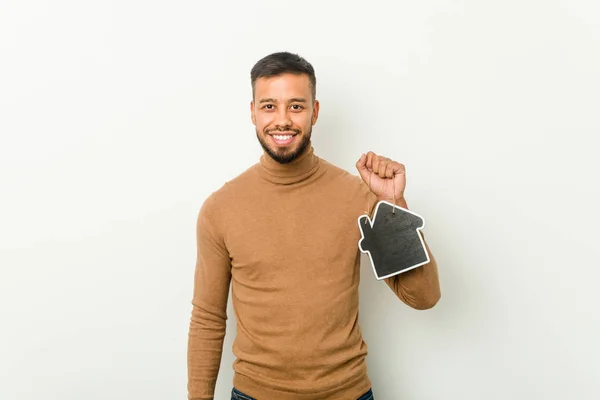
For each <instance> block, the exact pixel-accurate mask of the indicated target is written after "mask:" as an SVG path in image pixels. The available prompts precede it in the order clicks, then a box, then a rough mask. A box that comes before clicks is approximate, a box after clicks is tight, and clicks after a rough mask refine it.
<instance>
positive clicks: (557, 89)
mask: <svg viewBox="0 0 600 400" xmlns="http://www.w3.org/2000/svg"><path fill="white" fill-rule="evenodd" d="M0 46H1V47H0V72H1V73H0V133H1V142H0V204H1V207H0V265H1V272H0V313H1V317H0V324H1V329H0V398H1V399H3V400H5V399H6V400H13V399H15V400H32V399H40V398H43V399H57V400H58V399H60V400H67V399H82V398H83V399H88V400H92V399H98V400H100V399H102V400H105V399H115V400H116V399H147V400H150V399H152V400H154V399H156V400H158V399H183V398H185V396H186V382H187V370H186V346H187V330H188V323H189V317H190V312H191V296H192V279H193V269H194V262H195V251H196V249H195V224H196V216H197V212H198V210H199V209H200V206H201V204H202V202H203V201H204V199H205V198H206V197H207V196H208V195H209V194H210V193H211V192H212V191H214V190H217V189H218V188H219V187H220V186H221V185H222V184H223V183H224V182H225V181H227V180H229V179H232V178H233V177H235V176H236V175H237V174H239V173H240V172H242V171H243V170H245V169H246V168H247V167H249V166H250V165H252V164H254V163H255V162H257V161H258V158H259V156H260V154H261V148H260V146H259V145H258V142H257V140H256V137H255V133H254V127H253V126H252V125H251V122H250V115H249V102H250V99H251V90H250V79H249V73H250V69H251V67H252V66H253V65H254V63H255V62H256V61H257V60H258V59H260V58H262V57H263V56H265V55H267V54H269V53H271V52H275V51H281V50H287V51H292V52H297V53H299V54H300V55H302V56H304V57H305V58H307V59H308V60H309V61H310V62H311V63H312V64H313V66H314V67H315V69H316V72H317V79H318V86H317V93H318V98H319V99H320V101H321V114H320V120H319V122H318V124H317V126H316V127H315V130H314V131H313V138H314V139H313V144H314V147H315V151H316V153H317V154H318V155H320V156H321V157H323V158H325V159H327V160H328V161H330V162H332V163H334V164H337V165H338V166H340V167H342V168H345V169H347V170H348V171H350V172H352V173H354V174H357V172H356V170H355V168H354V164H355V162H356V160H357V159H358V158H359V156H360V154H361V153H362V152H365V151H369V150H372V151H375V152H376V153H379V154H383V155H385V156H387V157H390V158H393V159H395V160H397V161H400V162H403V163H404V164H405V165H406V167H407V178H408V186H407V191H406V196H407V200H408V204H409V207H410V208H411V209H412V210H414V211H415V212H417V213H419V214H420V215H422V216H424V218H425V220H426V225H425V230H424V232H425V234H426V235H427V238H428V242H429V244H430V246H431V249H432V252H433V253H434V255H435V257H436V258H437V261H438V263H439V267H440V279H441V285H442V292H443V294H442V299H441V300H440V302H439V303H438V305H437V306H436V307H435V308H434V309H432V310H428V311H415V310H412V309H410V308H408V307H407V306H405V305H404V304H403V303H401V302H400V301H399V300H398V299H397V298H395V297H394V295H393V293H392V292H391V291H390V290H389V288H388V287H387V286H386V285H385V284H384V283H383V282H378V281H376V280H375V278H374V276H373V272H372V270H371V269H370V266H369V265H368V264H367V263H366V261H368V258H366V256H364V257H365V258H364V259H363V261H364V262H363V267H362V281H361V286H360V290H361V308H360V315H361V317H360V318H361V325H362V328H363V330H364V335H365V339H366V341H367V343H368V344H369V350H370V353H369V356H368V364H369V369H370V375H371V378H372V380H373V384H374V390H375V393H376V396H377V399H378V400H396V399H410V400H412V399H415V400H421V399H423V400H437V399H462V400H466V399H469V400H471V399H472V400H476V399H482V398H485V399H566V398H569V399H578V400H592V399H598V398H600V362H599V361H598V360H599V358H600V351H599V346H598V338H600V316H599V315H600V313H599V312H598V306H599V305H600V298H599V296H598V292H599V288H598V284H599V281H600V272H599V269H600V262H599V256H600V250H599V248H600V246H599V239H600V237H599V234H598V229H599V225H598V224H599V223H600V212H599V211H598V205H599V202H600V190H599V189H598V184H599V180H598V172H600V162H599V161H598V145H599V141H598V139H599V136H600V117H599V111H600V76H599V75H600V5H599V3H598V2H597V1H595V0H587V1H582V0H578V1H573V0H556V1H541V0H540V1H533V0H526V1H525V0H518V1H517V0H508V1H506V0H505V1H477V0H468V1H467V0H465V1H455V0H453V1H449V0H448V1H419V2H416V1H395V2H392V1H387V2H382V1H369V2H348V1H343V2H342V1H329V2H328V1H300V2H285V1H267V0H261V1H237V2H232V1H223V2H213V1H211V2H205V1H192V0H189V1H141V0H137V1H134V0H119V1H106V0H104V1H75V0H73V1H66V0H54V1H16V0H9V1H7V0H2V1H1V2H0ZM265 207H268V204H265ZM323 229H327V227H323ZM231 311H232V310H231V306H230V309H229V312H230V316H231V318H230V320H229V321H228V334H227V337H226V340H225V345H224V356H223V362H222V368H221V373H220V376H219V381H218V384H217V395H216V398H217V399H219V400H222V399H226V398H228V397H227V395H228V392H229V391H230V388H231V379H232V371H231V364H232V362H233V357H232V354H231V344H232V340H233V336H234V334H235V319H234V318H233V314H232V312H231Z"/></svg>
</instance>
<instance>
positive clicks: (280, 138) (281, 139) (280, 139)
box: [269, 133, 298, 146]
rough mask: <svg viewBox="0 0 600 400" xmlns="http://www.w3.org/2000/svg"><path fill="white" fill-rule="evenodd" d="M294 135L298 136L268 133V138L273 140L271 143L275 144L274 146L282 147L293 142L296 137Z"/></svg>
mask: <svg viewBox="0 0 600 400" xmlns="http://www.w3.org/2000/svg"><path fill="white" fill-rule="evenodd" d="M296 135H298V134H297V133H284V134H273V133H270V134H269V136H271V137H272V138H273V141H274V142H275V144H278V145H282V146H285V145H288V144H290V143H291V142H292V141H293V140H294V137H296Z"/></svg>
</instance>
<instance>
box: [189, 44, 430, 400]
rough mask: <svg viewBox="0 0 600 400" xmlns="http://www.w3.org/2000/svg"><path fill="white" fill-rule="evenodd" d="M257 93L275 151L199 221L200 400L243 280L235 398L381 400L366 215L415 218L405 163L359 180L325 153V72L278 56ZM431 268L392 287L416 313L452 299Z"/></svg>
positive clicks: (270, 60) (373, 162)
mask: <svg viewBox="0 0 600 400" xmlns="http://www.w3.org/2000/svg"><path fill="white" fill-rule="evenodd" d="M251 82H252V88H253V100H252V102H251V104H250V111H251V116H252V123H253V124H254V125H255V126H256V136H257V138H258V141H259V142H260V144H261V146H262V147H263V149H264V154H263V155H262V157H261V158H260V161H259V162H258V163H256V164H255V165H253V166H252V167H250V168H249V169H248V170H246V171H244V172H243V173H242V174H240V175H239V176H237V177H236V178H235V179H233V180H231V181H229V182H227V183H225V184H224V185H223V187H221V188H220V189H219V190H217V191H216V192H214V193H212V194H211V195H210V196H209V197H208V198H207V199H206V200H205V202H204V204H203V205H202V207H201V210H200V212H199V216H198V223H197V242H198V243H197V246H198V254H197V263H196V272H195V278H194V295H193V301H192V304H193V311H192V318H191V322H190V330H189V343H188V393H189V399H195V400H208V399H213V396H214V388H215V383H216V379H217V374H218V371H219V365H220V361H221V354H222V347H223V338H224V336H225V321H226V318H227V314H226V308H227V298H228V293H229V287H230V283H231V288H232V298H233V305H234V309H235V314H236V318H237V337H236V339H235V343H234V345H233V352H234V354H235V355H236V361H235V362H234V365H233V367H234V371H235V377H234V382H233V384H234V388H233V390H232V395H231V396H232V399H244V400H246V399H258V400H328V399H336V400H338V399H341V400H355V399H360V400H371V399H373V392H372V391H371V382H370V380H369V377H368V374H367V368H366V361H365V357H366V355H367V346H366V344H365V342H364V341H363V338H362V334H361V330H360V327H359V325H358V284H359V277H360V274H359V266H360V265H359V264H360V252H359V249H358V241H359V239H360V237H361V235H360V230H359V228H358V225H357V218H358V217H359V216H360V215H362V214H364V213H365V212H368V213H371V212H372V211H373V209H374V206H375V204H376V203H377V202H378V201H379V200H387V201H390V202H391V201H394V199H395V202H396V204H397V205H399V206H402V207H405V208H406V207H407V204H406V200H405V199H404V188H405V185H406V180H405V172H404V166H403V165H402V164H400V163H398V162H395V161H392V160H390V159H389V158H385V157H382V156H379V155H376V154H374V153H373V152H368V153H366V154H363V155H362V156H361V157H360V159H359V160H358V162H357V163H356V167H357V169H358V172H359V174H360V178H359V177H358V176H355V175H352V174H350V173H348V172H347V171H345V170H343V169H341V168H338V167H336V166H334V165H332V164H330V163H328V162H327V161H325V160H323V159H321V158H320V157H318V156H317V155H315V153H314V149H313V147H312V144H311V143H312V142H311V131H312V127H313V125H315V123H316V122H317V118H318V115H319V102H318V101H317V100H316V79H315V73H314V70H313V67H312V66H311V65H310V64H309V63H308V62H307V61H306V60H304V59H303V58H301V57H299V56H297V55H293V54H290V53H275V54H271V55H269V56H267V57H265V58H263V59H261V60H260V61H258V63H256V65H255V66H254V67H253V69H252V71H251ZM361 178H362V179H361ZM365 207H366V210H365ZM429 254H430V256H431V252H429ZM430 258H431V261H430V262H429V263H428V264H425V265H423V266H421V267H418V268H415V269H413V270H411V271H408V272H406V273H403V274H399V275H396V276H393V277H390V278H388V279H386V280H385V282H386V283H387V285H388V286H389V287H390V288H391V289H392V290H393V291H394V293H396V295H397V296H398V297H399V298H400V299H401V300H402V301H403V302H405V303H406V304H408V305H409V306H411V307H413V308H416V309H427V308H431V307H433V306H434V305H435V304H436V303H437V301H438V299H439V297H440V288H439V282H438V274H437V265H436V262H435V260H434V259H433V256H431V257H430Z"/></svg>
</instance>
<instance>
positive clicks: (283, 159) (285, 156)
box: [256, 127, 312, 164]
mask: <svg viewBox="0 0 600 400" xmlns="http://www.w3.org/2000/svg"><path fill="white" fill-rule="evenodd" d="M274 131H275V132H276V130H274V129H273V130H270V131H269V132H274ZM286 131H290V129H286ZM296 132H297V133H298V134H300V131H299V130H296ZM311 134H312V127H311V128H309V130H308V131H307V132H306V133H305V134H304V135H302V139H301V142H300V144H298V146H297V147H296V150H293V151H289V150H286V149H272V148H270V147H269V145H267V143H266V142H265V140H264V139H263V138H262V137H261V135H260V133H258V130H257V131H256V138H257V139H258V142H259V143H260V145H261V146H262V148H263V149H264V151H265V152H266V153H267V154H268V155H269V156H270V157H271V158H272V159H273V160H275V161H277V162H278V163H280V164H289V163H291V162H292V161H294V160H295V159H296V158H298V157H299V156H300V155H301V154H302V153H304V150H306V148H307V147H308V144H309V143H310V136H311ZM265 135H267V133H265Z"/></svg>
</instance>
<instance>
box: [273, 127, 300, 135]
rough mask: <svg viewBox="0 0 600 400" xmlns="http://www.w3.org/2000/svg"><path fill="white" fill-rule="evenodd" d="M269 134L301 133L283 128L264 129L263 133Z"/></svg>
mask: <svg viewBox="0 0 600 400" xmlns="http://www.w3.org/2000/svg"><path fill="white" fill-rule="evenodd" d="M271 132H294V133H295V134H299V133H301V132H302V131H301V130H300V129H293V128H283V129H278V128H275V129H268V130H267V129H265V133H268V134H270V133H271Z"/></svg>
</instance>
